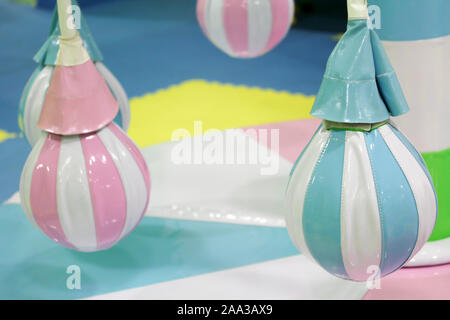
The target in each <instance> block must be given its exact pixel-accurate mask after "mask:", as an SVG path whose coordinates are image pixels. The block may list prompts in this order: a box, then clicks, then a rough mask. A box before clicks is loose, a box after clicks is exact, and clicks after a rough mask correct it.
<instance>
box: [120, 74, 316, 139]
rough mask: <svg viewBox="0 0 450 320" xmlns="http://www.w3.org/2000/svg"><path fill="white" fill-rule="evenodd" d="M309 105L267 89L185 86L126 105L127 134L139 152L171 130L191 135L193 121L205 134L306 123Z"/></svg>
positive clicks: (199, 83) (196, 83) (197, 82)
mask: <svg viewBox="0 0 450 320" xmlns="http://www.w3.org/2000/svg"><path fill="white" fill-rule="evenodd" d="M314 99H315V96H306V95H303V94H292V93H288V92H280V91H275V90H271V89H260V88H249V87H246V86H235V85H231V84H220V83H217V82H207V81H204V80H190V81H186V82H183V83H181V84H180V85H174V86H171V87H169V88H168V89H165V90H160V91H157V92H155V93H151V94H147V95H144V96H142V97H137V98H133V99H131V100H130V106H131V124H130V129H129V130H128V134H129V135H130V136H131V138H133V140H134V141H135V142H136V143H137V144H138V145H139V146H140V147H147V146H150V145H153V144H157V143H161V142H167V141H170V140H171V137H172V133H173V132H174V131H175V130H176V129H187V130H189V131H190V132H191V133H192V134H193V130H194V128H193V126H194V121H202V128H203V131H205V130H208V129H219V130H225V129H230V128H242V127H248V126H253V125H260V124H266V123H272V122H281V121H289V120H296V119H309V118H311V116H310V115H309V112H310V110H311V108H312V105H313V103H314Z"/></svg>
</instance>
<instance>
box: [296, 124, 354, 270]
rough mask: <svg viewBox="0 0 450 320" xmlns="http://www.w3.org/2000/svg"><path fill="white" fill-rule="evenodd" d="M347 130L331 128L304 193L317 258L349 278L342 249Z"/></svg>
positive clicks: (307, 228) (306, 219)
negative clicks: (342, 204) (342, 200)
mask: <svg viewBox="0 0 450 320" xmlns="http://www.w3.org/2000/svg"><path fill="white" fill-rule="evenodd" d="M345 135H346V132H345V131H332V132H331V135H330V138H329V141H328V144H327V146H326V147H325V149H324V151H323V153H322V155H321V157H320V158H319V160H318V162H317V164H316V167H315V168H314V172H313V174H312V177H311V180H310V182H309V186H308V189H307V191H306V195H305V204H304V208H303V231H304V234H305V240H306V244H307V245H308V248H309V250H310V252H311V254H312V255H313V257H314V259H316V261H317V262H318V263H319V264H320V265H321V266H322V267H323V268H325V269H326V270H327V271H328V272H331V273H333V274H335V275H337V276H339V277H342V278H348V275H347V272H346V271H345V267H344V262H343V259H342V252H341V189H342V187H341V186H342V172H343V167H344V150H345Z"/></svg>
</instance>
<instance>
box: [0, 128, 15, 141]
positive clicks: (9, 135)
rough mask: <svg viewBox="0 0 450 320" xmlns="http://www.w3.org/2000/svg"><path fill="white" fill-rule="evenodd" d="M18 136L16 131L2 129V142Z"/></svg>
mask: <svg viewBox="0 0 450 320" xmlns="http://www.w3.org/2000/svg"><path fill="white" fill-rule="evenodd" d="M16 136H17V135H16V134H15V133H9V132H6V131H4V130H1V129H0V143H1V142H3V141H5V140H8V139H13V138H15V137H16Z"/></svg>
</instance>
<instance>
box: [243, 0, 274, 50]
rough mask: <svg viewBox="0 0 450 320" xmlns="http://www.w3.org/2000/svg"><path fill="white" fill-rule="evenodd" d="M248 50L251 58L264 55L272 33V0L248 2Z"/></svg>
mask: <svg viewBox="0 0 450 320" xmlns="http://www.w3.org/2000/svg"><path fill="white" fill-rule="evenodd" d="M247 14H248V38H249V39H248V41H249V43H248V50H249V54H250V56H255V55H259V54H261V53H263V50H264V48H265V47H266V45H267V42H268V41H269V39H270V34H271V32H272V24H273V21H272V19H273V17H272V6H271V3H270V0H260V1H248V2H247Z"/></svg>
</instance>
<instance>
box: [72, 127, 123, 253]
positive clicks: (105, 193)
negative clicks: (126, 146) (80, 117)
mask: <svg viewBox="0 0 450 320" xmlns="http://www.w3.org/2000/svg"><path fill="white" fill-rule="evenodd" d="M80 140H81V146H82V148H83V154H84V158H85V161H86V170H87V176H88V181H89V190H90V193H91V201H92V208H93V209H94V220H95V231H96V233H97V246H98V249H107V248H109V247H111V246H112V245H113V244H114V243H116V242H117V241H118V240H119V238H120V235H121V233H122V231H123V228H124V227H125V221H126V214H127V200H126V196H125V189H124V187H123V184H122V179H121V178H120V175H119V171H118V170H117V168H116V165H115V164H114V162H113V160H112V159H111V156H110V155H109V152H108V150H107V149H106V148H105V146H104V145H103V143H102V142H101V140H100V138H99V137H98V136H97V135H96V134H95V133H92V134H86V135H82V136H81V137H80Z"/></svg>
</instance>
